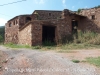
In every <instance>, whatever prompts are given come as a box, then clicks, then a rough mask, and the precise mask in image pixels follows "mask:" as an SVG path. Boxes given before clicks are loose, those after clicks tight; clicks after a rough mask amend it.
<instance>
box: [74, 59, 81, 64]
mask: <svg viewBox="0 0 100 75" xmlns="http://www.w3.org/2000/svg"><path fill="white" fill-rule="evenodd" d="M72 62H74V63H79V62H80V61H79V60H75V59H73V60H72Z"/></svg>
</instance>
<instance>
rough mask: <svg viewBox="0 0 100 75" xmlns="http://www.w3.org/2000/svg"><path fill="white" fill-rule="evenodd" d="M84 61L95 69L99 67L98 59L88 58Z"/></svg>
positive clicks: (99, 59)
mask: <svg viewBox="0 0 100 75" xmlns="http://www.w3.org/2000/svg"><path fill="white" fill-rule="evenodd" d="M86 61H87V62H89V63H90V64H93V65H95V66H97V67H100V57H97V58H93V57H89V58H86Z"/></svg>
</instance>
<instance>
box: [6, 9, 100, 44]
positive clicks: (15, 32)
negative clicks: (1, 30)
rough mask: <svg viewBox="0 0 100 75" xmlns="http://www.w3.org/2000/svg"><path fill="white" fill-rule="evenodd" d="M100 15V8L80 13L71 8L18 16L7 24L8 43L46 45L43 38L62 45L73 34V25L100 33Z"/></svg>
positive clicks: (79, 28)
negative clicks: (61, 42) (63, 40)
mask: <svg viewBox="0 0 100 75" xmlns="http://www.w3.org/2000/svg"><path fill="white" fill-rule="evenodd" d="M99 13H100V8H92V9H84V10H81V12H80V13H79V14H77V13H76V12H73V11H70V10H68V9H65V10H63V11H50V10H35V11H34V12H33V13H32V14H30V15H20V16H16V17H14V18H13V19H11V20H9V21H8V22H7V23H6V26H5V43H15V44H24V45H30V46H33V45H42V43H43V42H44V41H43V38H44V39H47V38H48V39H51V41H54V42H55V43H56V44H58V43H59V41H61V40H62V39H64V38H65V37H66V36H69V35H71V34H72V32H73V28H74V27H73V26H77V30H81V31H88V30H89V31H94V32H98V33H99V32H100V29H99V28H100V22H99V20H100V14H99ZM45 27H46V28H45ZM48 30H50V31H51V33H50V31H48Z"/></svg>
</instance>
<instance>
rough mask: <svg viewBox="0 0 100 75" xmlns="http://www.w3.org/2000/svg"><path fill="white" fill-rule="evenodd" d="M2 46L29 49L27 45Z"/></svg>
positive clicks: (10, 44)
mask: <svg viewBox="0 0 100 75" xmlns="http://www.w3.org/2000/svg"><path fill="white" fill-rule="evenodd" d="M4 46H6V47H10V48H31V47H30V46H28V45H18V44H12V43H9V44H4Z"/></svg>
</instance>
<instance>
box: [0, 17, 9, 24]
mask: <svg viewBox="0 0 100 75" xmlns="http://www.w3.org/2000/svg"><path fill="white" fill-rule="evenodd" d="M5 23H7V20H6V19H4V18H0V26H3V25H5Z"/></svg>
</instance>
